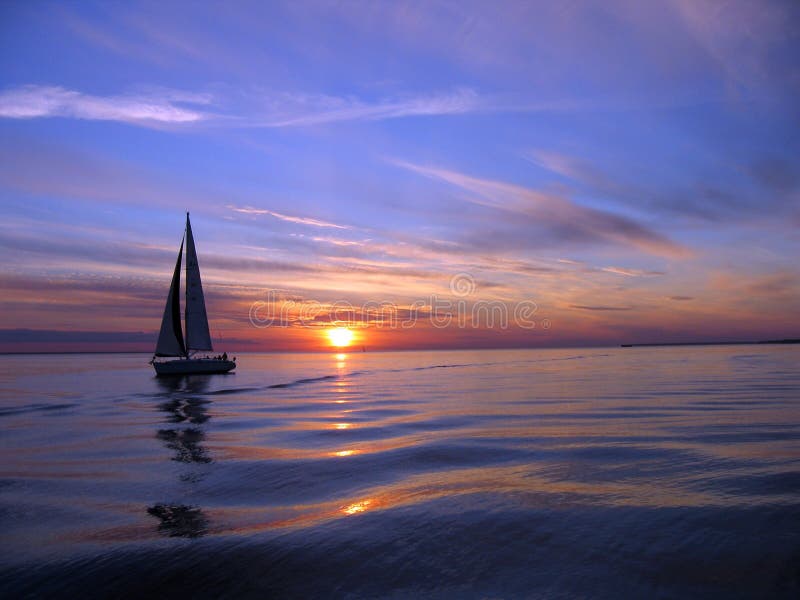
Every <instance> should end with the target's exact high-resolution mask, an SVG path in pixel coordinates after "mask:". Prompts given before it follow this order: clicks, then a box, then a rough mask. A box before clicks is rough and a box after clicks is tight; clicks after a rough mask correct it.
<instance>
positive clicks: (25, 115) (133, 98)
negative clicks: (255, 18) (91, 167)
mask: <svg viewBox="0 0 800 600" xmlns="http://www.w3.org/2000/svg"><path fill="white" fill-rule="evenodd" d="M209 102H210V97H209V96H207V95H204V94H190V93H183V92H177V91H174V90H163V91H161V92H158V93H154V94H147V95H119V96H93V95H90V94H84V93H81V92H77V91H74V90H69V89H66V88H63V87H58V86H40V85H26V86H22V87H17V88H11V89H7V90H5V91H3V92H1V93H0V117H5V118H9V119H35V118H44V117H71V118H75V119H87V120H93V121H120V122H123V123H136V124H146V123H148V122H150V123H192V122H197V121H203V120H206V119H208V118H209V115H208V114H206V113H204V112H201V111H199V110H197V109H195V108H189V107H187V106H182V105H187V104H188V105H197V104H201V105H205V104H208V103H209Z"/></svg>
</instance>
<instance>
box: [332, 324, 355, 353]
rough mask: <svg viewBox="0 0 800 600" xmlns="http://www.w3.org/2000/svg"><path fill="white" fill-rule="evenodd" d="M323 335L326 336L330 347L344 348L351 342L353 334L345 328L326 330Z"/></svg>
mask: <svg viewBox="0 0 800 600" xmlns="http://www.w3.org/2000/svg"><path fill="white" fill-rule="evenodd" d="M325 334H326V335H327V336H328V340H329V341H330V343H331V345H332V346H336V347H337V348H345V347H346V346H349V345H350V344H351V343H352V342H353V332H352V331H350V330H349V329H347V328H346V327H334V328H333V329H327V330H326V331H325Z"/></svg>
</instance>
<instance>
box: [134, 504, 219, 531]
mask: <svg viewBox="0 0 800 600" xmlns="http://www.w3.org/2000/svg"><path fill="white" fill-rule="evenodd" d="M147 514H149V515H152V516H154V517H156V518H158V519H159V521H161V522H160V523H159V524H158V530H159V531H160V532H161V533H163V534H164V535H167V536H169V537H188V538H196V537H201V536H203V535H205V534H206V533H207V531H208V519H207V518H206V516H205V514H203V511H202V510H200V509H199V508H197V507H194V506H187V505H185V504H155V505H153V506H150V507H148V508H147Z"/></svg>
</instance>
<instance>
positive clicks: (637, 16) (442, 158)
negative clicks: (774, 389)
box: [0, 0, 800, 350]
mask: <svg viewBox="0 0 800 600" xmlns="http://www.w3.org/2000/svg"><path fill="white" fill-rule="evenodd" d="M798 56H800V5H798V3H796V2H770V1H761V2H740V1H725V2H700V1H678V0H674V1H654V2H640V1H631V2H612V1H602V2H601V1H598V2H591V1H586V2H524V3H515V2H501V3H489V2H475V3H470V2H452V3H450V2H430V1H425V2H410V3H405V2H302V1H301V2H287V3H285V4H282V3H279V2H252V3H251V2H230V3H196V2H191V3H190V2H186V3H181V2H166V3H165V2H153V3H146V2H141V3H138V2H126V3H108V2H102V3H91V2H82V3H47V2H36V1H33V2H16V3H14V2H6V3H3V5H2V6H1V7H0V194H1V197H2V202H0V215H1V216H2V219H0V247H2V252H3V255H4V260H3V261H2V263H3V266H2V267H0V290H2V296H0V303H2V307H1V308H2V310H0V315H2V316H1V317H0V350H15V349H25V350H53V349H101V348H108V349H111V348H115V349H131V348H135V349H142V350H150V349H151V348H152V346H153V342H154V340H155V334H156V332H157V330H158V328H159V322H160V317H161V314H162V311H163V303H164V298H165V297H166V291H167V287H168V285H169V280H170V277H171V272H172V268H173V265H174V260H175V255H176V252H177V249H178V246H179V244H180V239H181V235H182V230H183V219H184V212H185V211H187V210H190V211H191V213H192V224H193V229H194V233H195V237H196V240H197V244H198V252H199V261H200V265H201V268H202V270H203V277H204V285H205V287H206V296H207V300H208V306H209V315H210V317H211V328H212V335H213V336H214V338H215V340H217V341H219V340H224V343H223V344H222V345H223V346H224V345H225V344H227V345H228V346H229V347H231V346H232V347H236V348H238V349H259V348H261V349H271V348H288V349H314V348H317V347H319V346H320V345H324V336H321V335H320V333H321V332H320V329H323V328H324V327H326V326H327V325H328V324H329V323H330V321H331V316H330V315H331V313H332V312H336V310H335V309H336V307H337V306H339V307H341V306H342V305H344V304H349V305H352V306H354V307H361V306H362V305H363V304H364V303H365V302H371V303H373V304H374V303H378V304H379V303H391V304H392V305H393V306H395V307H397V310H398V311H401V312H402V311H405V313H403V314H408V311H409V310H410V308H411V307H413V306H414V303H417V306H418V307H419V306H422V307H423V308H422V309H420V310H419V311H418V314H417V317H418V323H417V325H416V326H414V327H408V328H400V327H395V328H390V327H386V326H384V327H377V326H376V323H377V321H376V320H375V319H373V318H371V317H369V316H365V314H366V313H364V312H363V311H361V312H358V311H357V312H358V314H356V313H353V314H351V315H349V316H348V319H350V320H349V321H347V322H346V323H344V324H348V325H353V326H356V328H357V329H358V331H359V335H358V336H357V339H358V342H359V343H363V344H365V345H369V346H370V347H381V348H391V347H402V348H413V347H475V346H504V345H510V346H529V345H530V346H547V345H579V344H584V343H585V344H617V343H622V342H659V341H690V340H705V339H719V340H740V339H765V338H775V337H800V319H798V315H800V269H799V268H798V259H797V256H798V246H799V244H798V242H800V234H799V233H798V231H799V228H800V204H799V202H798V200H799V199H800V136H799V135H798V133H800V63H798V60H797V57H798ZM458 274H466V275H469V277H470V279H469V280H468V281H469V282H470V285H471V286H472V287H471V288H470V289H469V292H470V293H469V294H468V295H467V296H464V297H461V296H457V295H454V294H453V290H452V289H451V286H450V283H451V280H452V278H453V277H454V276H457V275H458ZM465 281H466V279H465ZM270 290H277V292H275V293H273V294H271V295H270ZM276 294H277V295H276ZM432 297H436V298H443V299H449V300H450V301H456V300H458V299H462V298H463V299H465V300H466V301H467V302H468V306H469V307H470V309H471V307H472V306H473V304H474V303H475V302H498V303H502V304H503V305H504V306H506V307H508V308H509V310H512V311H513V308H514V307H515V306H519V303H520V302H527V303H533V304H535V306H536V311H535V316H534V318H533V320H534V321H535V327H532V328H530V327H517V326H515V325H514V324H513V323H512V325H511V326H509V327H507V328H498V327H490V326H487V323H479V322H477V320H476V322H474V323H472V322H468V323H467V325H466V326H462V327H458V326H457V325H454V326H451V327H447V328H441V329H440V328H437V327H434V326H432V325H431V322H430V319H428V318H427V317H426V315H429V305H430V300H431V298H432ZM276 298H277V299H278V300H277V301H274V300H275V299H276ZM286 299H290V301H291V302H292V303H293V304H292V307H290V308H291V310H290V311H289V313H288V316H287V321H286V323H291V324H292V325H291V326H289V327H267V328H258V327H253V325H252V324H251V320H250V317H249V315H250V312H251V309H252V307H253V306H254V304H253V303H254V302H268V303H269V306H268V308H269V310H270V311H272V312H277V311H278V310H280V308H281V307H284V308H286V304H285V302H286ZM336 302H338V303H339V304H337V305H334V304H333V303H336ZM309 306H314V307H316V309H315V310H316V312H314V315H315V318H313V319H312V320H311V322H309V319H305V320H303V321H302V323H303V324H304V325H303V324H301V321H300V320H298V319H300V318H301V316H299V315H300V313H302V312H303V311H304V310H305V309H306V308H308V307H309ZM338 316H339V317H341V311H339V314H338ZM339 320H340V321H341V320H342V319H341V318H340V319H339ZM29 330H33V331H29ZM151 340H152V341H151Z"/></svg>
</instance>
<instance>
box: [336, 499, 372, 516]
mask: <svg viewBox="0 0 800 600" xmlns="http://www.w3.org/2000/svg"><path fill="white" fill-rule="evenodd" d="M370 504H372V500H362V501H361V502H355V503H353V504H350V505H349V506H345V507H344V508H343V509H342V512H343V513H344V514H346V515H354V514H356V513H360V512H364V511H365V510H367V508H369V505H370Z"/></svg>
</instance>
